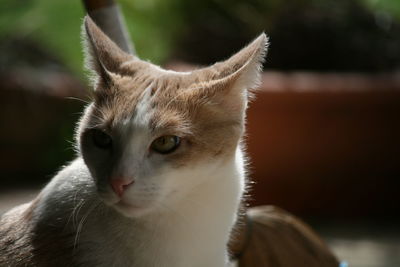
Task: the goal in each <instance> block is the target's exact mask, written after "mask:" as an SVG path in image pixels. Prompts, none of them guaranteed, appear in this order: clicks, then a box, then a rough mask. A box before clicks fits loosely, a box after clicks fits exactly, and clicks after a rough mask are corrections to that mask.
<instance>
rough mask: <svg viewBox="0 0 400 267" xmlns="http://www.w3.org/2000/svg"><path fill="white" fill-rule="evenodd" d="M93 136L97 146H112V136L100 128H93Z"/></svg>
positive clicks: (104, 147)
mask: <svg viewBox="0 0 400 267" xmlns="http://www.w3.org/2000/svg"><path fill="white" fill-rule="evenodd" d="M92 138H93V143H94V145H95V146H97V147H98V148H101V149H110V148H111V146H112V138H111V136H109V135H108V134H106V133H105V132H103V131H101V130H98V129H93V130H92Z"/></svg>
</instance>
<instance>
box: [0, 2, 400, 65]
mask: <svg viewBox="0 0 400 267" xmlns="http://www.w3.org/2000/svg"><path fill="white" fill-rule="evenodd" d="M360 1H361V3H363V4H364V5H365V6H367V7H368V8H370V9H371V10H373V13H375V14H376V15H377V18H378V20H379V21H380V22H381V23H382V24H383V26H385V23H386V24H387V23H390V22H391V21H393V20H395V19H400V1H399V0H360ZM117 2H119V3H120V5H121V7H122V10H123V13H124V15H125V18H126V21H127V24H128V29H129V31H130V33H131V37H132V39H133V41H134V43H135V46H136V50H137V52H138V54H139V55H140V56H141V57H142V58H145V59H149V60H151V61H153V62H155V63H158V64H160V63H163V62H164V61H165V60H166V59H167V58H168V56H169V55H170V54H171V52H172V51H173V50H174V48H175V47H176V42H177V40H179V37H180V36H181V35H182V34H183V33H185V32H188V31H191V30H193V29H194V28H195V27H196V25H195V23H198V22H199V21H202V23H204V24H207V25H208V26H207V27H224V25H221V24H223V23H230V25H237V26H238V27H239V28H240V27H242V26H241V25H246V31H247V32H249V31H251V32H249V35H250V34H251V35H252V36H253V35H254V34H255V33H257V32H259V31H261V30H264V29H269V28H270V27H272V26H270V25H269V24H271V23H274V21H275V19H274V17H276V16H279V10H280V9H282V7H283V6H287V5H293V4H296V3H297V4H299V3H314V5H330V4H333V3H334V2H335V1H334V0H292V1H289V2H288V1H283V0H252V1H244V0H202V1H187V0H117ZM249 2H250V3H249ZM0 4H1V6H2V8H1V9H0V41H1V40H4V39H7V38H15V37H16V38H22V39H24V38H26V39H29V40H34V41H36V42H38V43H40V44H41V45H42V46H44V47H46V49H47V50H49V51H50V52H51V53H52V54H54V55H56V56H57V57H59V58H60V59H61V61H63V62H65V63H66V65H67V66H68V67H69V68H70V69H72V70H73V71H74V72H75V73H82V61H83V60H82V52H81V41H80V27H81V22H82V17H83V16H84V9H83V5H82V2H81V1H78V0H26V1H16V0H0ZM332 6H334V5H332ZM199 10H202V11H203V12H198V11H199ZM205 11H207V12H206V13H204V12H205ZM203 14H207V17H202V18H199V16H200V15H203ZM221 14H222V16H223V17H224V18H223V19H221V17H218V16H221ZM227 21H228V22H227ZM388 21H389V22H388ZM225 29H226V30H229V27H225ZM235 29H236V28H235ZM211 52H212V51H211Z"/></svg>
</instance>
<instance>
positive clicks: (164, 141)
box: [150, 135, 181, 154]
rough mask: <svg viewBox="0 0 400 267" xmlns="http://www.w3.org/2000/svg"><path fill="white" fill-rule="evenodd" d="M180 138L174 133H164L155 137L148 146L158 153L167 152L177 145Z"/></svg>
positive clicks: (173, 149)
mask: <svg viewBox="0 0 400 267" xmlns="http://www.w3.org/2000/svg"><path fill="white" fill-rule="evenodd" d="M180 143H181V139H180V138H179V137H178V136H175V135H165V136H161V137H159V138H157V139H156V140H154V141H153V143H151V146H150V148H151V149H152V150H153V151H155V152H157V153H160V154H168V153H171V152H173V151H175V149H177V148H178V147H179V145H180Z"/></svg>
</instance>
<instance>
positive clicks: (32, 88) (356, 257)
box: [0, 0, 400, 267]
mask: <svg viewBox="0 0 400 267" xmlns="http://www.w3.org/2000/svg"><path fill="white" fill-rule="evenodd" d="M118 2H119V3H120V5H121V7H122V10H123V13H124V15H125V19H126V22H127V26H128V29H129V32H130V35H131V37H132V39H133V42H134V44H135V47H136V51H137V53H138V55H139V56H140V57H141V58H143V59H148V60H151V61H152V62H154V63H157V64H160V65H163V66H166V67H167V68H172V69H187V68H191V67H192V66H196V65H197V66H199V65H206V64H211V63H214V62H215V61H217V60H221V59H224V58H226V57H228V56H229V55H231V54H232V53H234V52H236V51H238V50H239V49H240V48H241V47H243V46H244V45H245V44H247V43H248V42H249V41H250V40H252V39H253V38H255V37H256V36H257V35H258V34H259V33H260V32H262V31H265V32H266V33H267V34H268V35H269V37H270V43H271V45H270V49H269V52H268V57H267V60H266V63H265V66H264V75H263V84H262V86H261V90H260V92H259V93H258V97H257V99H256V100H255V101H254V102H253V103H252V105H251V107H250V109H249V117H248V121H249V123H248V134H247V141H248V152H249V155H250V157H251V162H252V164H251V178H252V180H253V181H254V186H253V191H252V198H251V199H250V204H251V205H262V204H274V205H277V206H280V207H282V208H284V209H286V210H288V211H290V212H292V213H294V214H295V215H298V216H300V217H301V218H303V219H304V220H305V221H306V222H308V223H310V224H311V225H312V226H313V227H314V228H315V229H316V230H317V231H318V232H319V233H320V234H321V235H322V236H323V237H324V238H325V240H327V241H328V244H329V245H330V246H331V247H332V248H333V249H334V251H335V253H336V254H337V255H339V257H340V258H342V259H344V260H347V261H348V262H349V263H350V266H363V267H368V266H387V267H389V266H393V267H394V266H400V230H399V228H398V227H397V226H398V225H399V222H400V193H399V185H400V1H398V0H292V1H284V0H247V1H239V0H202V1H187V0H119V1H118ZM0 3H1V6H2V8H1V9H0V81H1V83H0V110H1V113H0V126H1V131H0V172H1V174H0V177H1V178H0V214H1V213H2V212H4V211H5V210H6V209H7V208H9V207H10V206H13V205H15V204H18V203H21V202H24V201H26V200H29V199H30V198H32V197H33V196H34V195H35V193H36V192H37V191H38V189H39V188H40V187H41V186H43V185H44V184H45V183H46V182H47V181H49V179H50V178H51V177H52V176H53V175H54V174H55V173H56V172H57V170H58V169H59V168H61V166H62V165H64V164H66V162H68V161H70V160H72V159H73V158H74V151H73V149H72V147H73V145H72V142H73V133H74V127H75V124H76V121H77V119H78V118H79V116H80V114H81V112H82V110H83V107H84V105H85V101H86V100H87V99H88V97H87V96H88V94H89V93H88V92H89V90H90V89H89V88H88V87H87V81H86V78H85V73H84V72H83V70H82V69H83V68H82V65H83V63H82V62H83V56H82V52H81V40H80V27H81V23H82V18H83V16H84V14H85V12H84V9H83V5H82V3H81V1H78V0H58V1H53V0H26V1H15V0H0ZM79 99H82V100H79Z"/></svg>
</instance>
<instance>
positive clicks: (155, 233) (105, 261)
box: [81, 223, 226, 267]
mask: <svg viewBox="0 0 400 267" xmlns="http://www.w3.org/2000/svg"><path fill="white" fill-rule="evenodd" d="M110 226H112V227H116V226H117V224H115V223H113V224H112V225H108V227H110ZM163 226H165V225H147V226H146V227H144V228H141V227H137V228H135V227H134V226H129V227H130V228H125V229H118V228H113V229H110V228H108V229H105V228H104V225H97V227H93V228H92V229H91V230H89V229H88V231H87V233H86V234H85V237H83V238H84V239H91V240H92V241H91V242H90V243H89V245H85V244H84V240H82V241H83V242H82V247H81V248H82V249H83V250H84V251H83V254H85V255H88V256H89V258H87V260H89V262H93V263H94V264H95V266H140V267H147V266H148V267H153V266H158V267H162V266H165V267H168V266H174V267H187V266H193V267H195V266H210V267H214V266H215V267H221V266H224V262H225V258H224V257H223V255H225V254H226V253H225V247H221V246H220V245H218V246H215V247H213V246H214V243H213V242H210V236H208V237H205V234H204V231H203V229H201V228H198V229H197V231H194V229H188V228H187V226H184V225H183V224H176V225H175V226H174V225H168V227H166V228H165V227H163ZM117 227H118V226H117ZM119 227H127V226H126V225H124V224H123V223H121V225H120V226H119ZM96 233H97V236H95V237H94V236H93V235H92V234H96ZM99 233H101V234H99ZM202 233H203V234H202ZM93 241H94V242H93ZM218 243H219V242H218ZM221 256H222V257H221ZM196 264H197V265H196ZM199 264H200V265H199Z"/></svg>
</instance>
